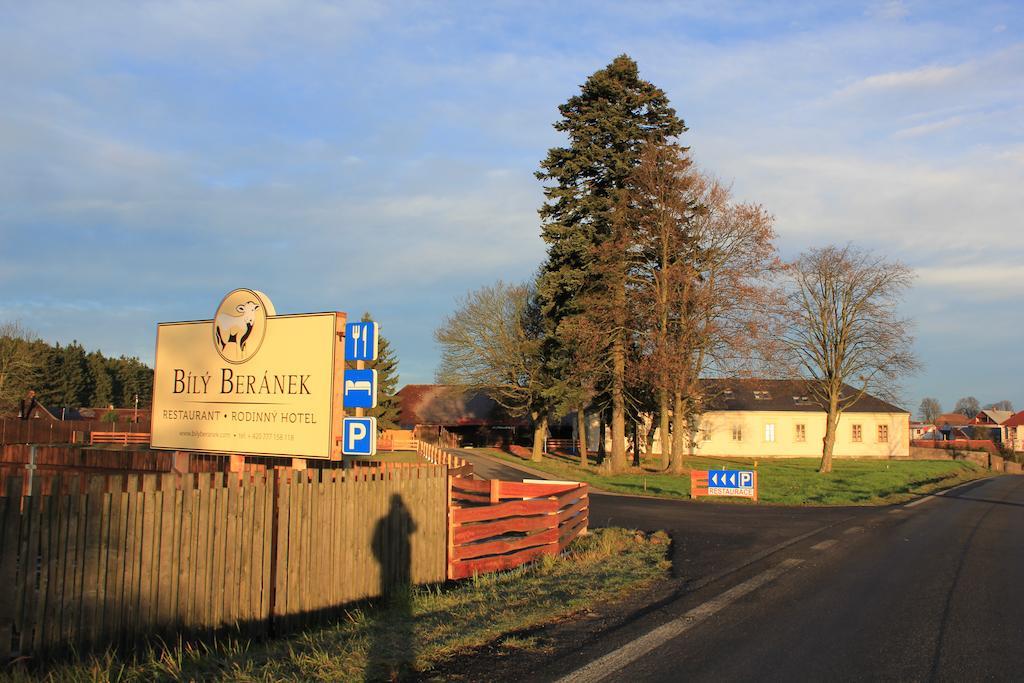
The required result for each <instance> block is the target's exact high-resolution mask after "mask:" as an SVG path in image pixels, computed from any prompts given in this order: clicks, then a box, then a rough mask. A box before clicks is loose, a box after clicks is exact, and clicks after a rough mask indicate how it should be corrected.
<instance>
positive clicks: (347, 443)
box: [341, 417, 377, 455]
mask: <svg viewBox="0 0 1024 683" xmlns="http://www.w3.org/2000/svg"><path fill="white" fill-rule="evenodd" d="M341 431H342V438H341V452H342V453H344V454H345V455H375V454H376V453H377V418H375V417H346V418H345V421H344V423H343V424H342V430H341Z"/></svg>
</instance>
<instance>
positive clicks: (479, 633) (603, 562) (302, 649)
mask: <svg viewBox="0 0 1024 683" xmlns="http://www.w3.org/2000/svg"><path fill="white" fill-rule="evenodd" d="M668 543H669V539H668V536H666V535H665V534H664V533H662V532H659V533H656V534H651V535H650V536H646V535H644V534H642V533H639V532H634V531H629V530H625V529H598V530H595V531H593V532H592V533H591V534H589V535H587V536H584V537H582V538H580V539H578V540H577V541H576V542H574V543H573V544H572V545H571V546H570V547H569V548H568V550H567V551H566V552H565V553H564V554H562V555H561V556H559V557H544V558H542V560H541V561H539V562H536V563H534V564H532V565H528V566H524V567H519V568H517V569H514V570H511V571H506V572H500V573H496V574H487V575H482V576H478V577H476V578H475V579H473V580H466V581H463V582H461V583H458V584H452V585H448V586H442V587H417V588H413V589H411V590H409V591H407V592H405V593H403V594H400V595H398V596H393V597H392V598H391V599H390V600H388V601H387V602H385V603H383V604H380V605H377V606H368V607H365V608H362V609H355V610H353V611H351V612H348V613H347V614H346V617H347V618H345V619H342V620H339V621H338V622H337V623H335V624H334V625H331V626H327V627H324V628H317V629H310V630H307V631H305V632H302V633H299V634H296V635H294V636H291V637H287V638H277V639H273V640H268V641H265V642H247V641H241V640H228V641H226V642H222V643H219V644H216V645H212V646H189V645H185V646H178V647H173V648H166V649H163V650H152V651H150V652H149V653H148V654H147V655H145V656H142V657H139V658H137V659H136V660H134V661H131V660H122V659H119V658H117V657H116V656H115V655H113V654H110V653H108V654H106V655H104V656H99V657H92V658H89V659H85V660H82V661H78V662H73V663H67V664H62V665H56V666H54V667H52V668H50V669H49V670H48V671H46V672H42V673H39V672H31V671H27V670H25V669H18V668H14V669H9V670H7V671H4V672H2V673H0V680H2V681H11V682H15V681H29V680H45V681H83V682H84V681H90V682H97V683H99V682H105V681H153V680H166V681H179V680H203V681H309V680H332V681H363V680H391V678H392V674H397V676H398V677H399V678H405V677H406V676H409V675H411V674H414V673H417V672H425V671H429V670H430V668H431V667H433V666H435V665H437V664H439V663H441V662H443V661H445V660H446V659H448V658H451V657H455V656H458V655H460V654H462V653H466V652H468V651H470V650H472V649H473V648H476V647H480V646H482V645H486V644H488V643H492V642H498V644H499V645H500V646H501V647H502V648H505V649H508V650H509V651H522V650H531V649H535V648H537V647H538V645H537V640H536V638H533V637H530V636H529V635H523V634H522V632H523V631H524V630H526V629H530V628H532V627H536V626H540V625H542V624H545V623H549V622H552V621H556V620H558V619H561V618H563V617H565V616H567V615H569V614H572V613H573V612H577V611H579V610H582V609H585V608H587V607H589V606H591V605H594V604H596V603H598V602H602V601H605V600H609V599H615V598H617V597H622V596H624V595H625V594H627V593H632V592H634V591H636V590H637V589H640V588H643V587H645V586H647V585H650V584H651V583H653V582H654V581H657V580H659V579H663V578H665V577H666V576H667V575H668V570H669V566H670V563H669V561H668V559H667V557H666V555H667V552H668Z"/></svg>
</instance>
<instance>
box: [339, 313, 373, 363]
mask: <svg viewBox="0 0 1024 683" xmlns="http://www.w3.org/2000/svg"><path fill="white" fill-rule="evenodd" d="M378 336H379V334H378V329H377V323H375V322H357V323H347V324H346V325H345V360H369V361H373V360H377V339H378Z"/></svg>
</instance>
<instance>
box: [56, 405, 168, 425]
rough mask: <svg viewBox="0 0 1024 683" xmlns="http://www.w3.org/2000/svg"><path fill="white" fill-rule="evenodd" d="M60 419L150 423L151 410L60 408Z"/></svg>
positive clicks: (58, 412)
mask: <svg viewBox="0 0 1024 683" xmlns="http://www.w3.org/2000/svg"><path fill="white" fill-rule="evenodd" d="M57 414H58V417H62V419H64V420H85V421H90V422H149V418H150V414H151V409H150V408H114V407H108V408H60V409H58V410H57Z"/></svg>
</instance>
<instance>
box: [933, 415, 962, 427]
mask: <svg viewBox="0 0 1024 683" xmlns="http://www.w3.org/2000/svg"><path fill="white" fill-rule="evenodd" d="M970 423H971V418H969V417H967V416H966V415H964V414H962V413H943V414H942V415H939V416H938V417H937V418H935V424H936V426H938V427H941V426H942V425H945V424H948V425H949V426H951V427H963V426H964V425H968V424H970Z"/></svg>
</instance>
